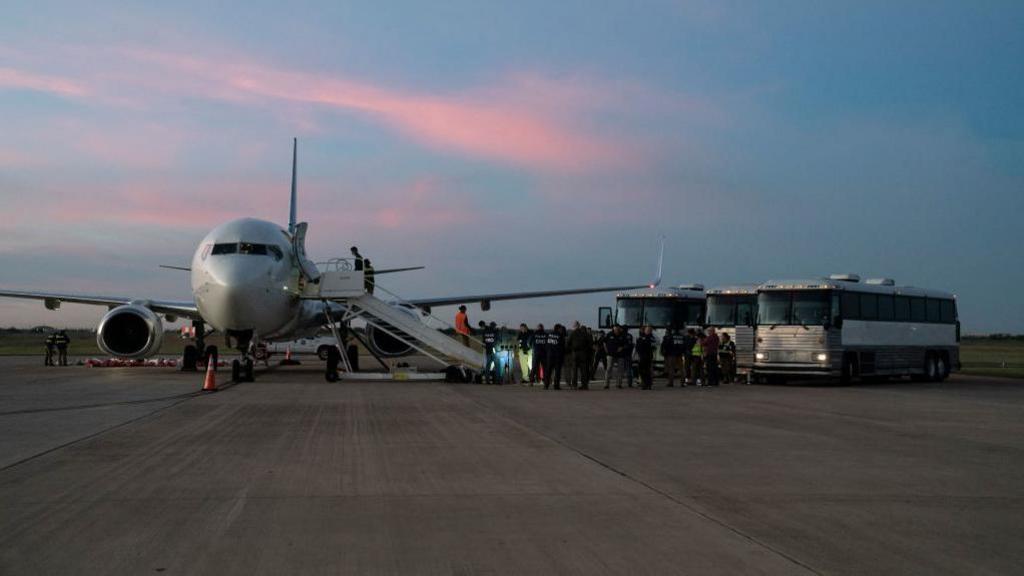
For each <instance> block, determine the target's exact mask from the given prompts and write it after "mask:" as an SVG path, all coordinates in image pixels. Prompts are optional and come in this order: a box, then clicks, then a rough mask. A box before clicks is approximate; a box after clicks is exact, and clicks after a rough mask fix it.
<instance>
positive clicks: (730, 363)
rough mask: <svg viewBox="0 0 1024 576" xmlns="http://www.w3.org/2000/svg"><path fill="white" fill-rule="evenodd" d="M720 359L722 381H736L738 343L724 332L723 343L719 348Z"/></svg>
mask: <svg viewBox="0 0 1024 576" xmlns="http://www.w3.org/2000/svg"><path fill="white" fill-rule="evenodd" d="M718 361H719V363H720V364H721V366H722V382H727V383H730V384H731V383H733V382H735V381H736V343H735V342H733V341H732V338H730V337H729V335H728V334H726V333H722V345H721V346H720V347H719V348H718Z"/></svg>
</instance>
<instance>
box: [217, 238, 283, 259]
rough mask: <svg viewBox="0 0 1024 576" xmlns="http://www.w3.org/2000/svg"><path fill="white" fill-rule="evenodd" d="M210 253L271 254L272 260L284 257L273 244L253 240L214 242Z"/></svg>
mask: <svg viewBox="0 0 1024 576" xmlns="http://www.w3.org/2000/svg"><path fill="white" fill-rule="evenodd" d="M210 254H212V255H214V256H217V255H220V254H247V255H256V256H268V255H269V256H273V257H274V260H281V259H282V258H284V252H283V251H282V250H281V248H279V247H278V246H275V245H273V244H255V243H253V242H239V243H238V244H214V245H213V250H212V251H211V252H210Z"/></svg>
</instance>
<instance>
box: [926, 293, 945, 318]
mask: <svg viewBox="0 0 1024 576" xmlns="http://www.w3.org/2000/svg"><path fill="white" fill-rule="evenodd" d="M926 304H927V308H928V321H929V322H939V321H941V320H942V315H941V314H940V312H939V301H938V300H936V299H935V298H928V299H927V300H926Z"/></svg>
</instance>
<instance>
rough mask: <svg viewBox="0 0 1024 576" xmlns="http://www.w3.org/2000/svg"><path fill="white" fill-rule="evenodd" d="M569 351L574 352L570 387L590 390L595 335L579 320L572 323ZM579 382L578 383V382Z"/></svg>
mask: <svg viewBox="0 0 1024 576" xmlns="http://www.w3.org/2000/svg"><path fill="white" fill-rule="evenodd" d="M569 351H570V352H571V353H572V375H571V376H570V379H569V387H570V388H572V389H574V390H590V364H591V356H593V354H594V337H593V336H591V334H590V329H588V328H587V327H586V326H581V325H580V323H579V322H574V323H573V325H572V334H570V335H569ZM577 383H578V384H577Z"/></svg>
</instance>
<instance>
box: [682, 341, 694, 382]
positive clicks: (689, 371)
mask: <svg viewBox="0 0 1024 576" xmlns="http://www.w3.org/2000/svg"><path fill="white" fill-rule="evenodd" d="M696 343H697V331H696V330H694V329H693V328H690V329H688V330H687V331H686V335H685V336H683V337H682V357H683V386H686V385H687V384H695V382H694V378H693V371H694V368H695V366H694V364H695V363H694V361H693V346H694V344H696Z"/></svg>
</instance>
